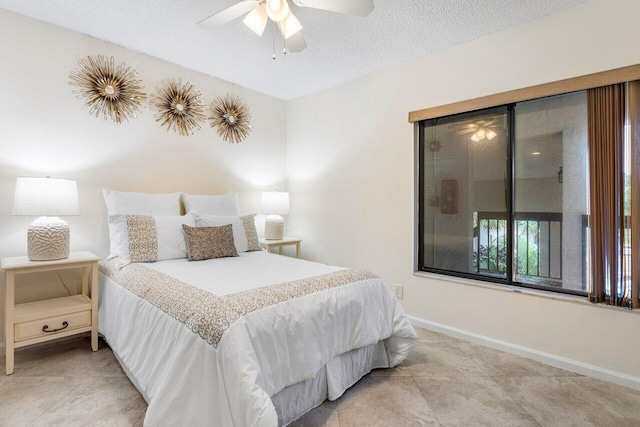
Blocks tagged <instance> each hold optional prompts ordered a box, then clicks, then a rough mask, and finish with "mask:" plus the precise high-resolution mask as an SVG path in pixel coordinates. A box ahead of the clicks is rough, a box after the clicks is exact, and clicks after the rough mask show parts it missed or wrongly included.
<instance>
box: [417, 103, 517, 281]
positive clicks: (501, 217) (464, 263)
mask: <svg viewBox="0 0 640 427" xmlns="http://www.w3.org/2000/svg"><path fill="white" fill-rule="evenodd" d="M422 131H423V135H422V141H423V147H422V153H423V156H422V162H423V165H422V171H423V172H422V177H421V179H422V183H421V187H420V188H421V189H422V191H423V194H422V195H421V196H422V198H423V208H422V222H421V226H422V245H421V257H422V266H423V267H425V268H430V269H439V270H448V271H453V272H459V273H467V274H480V275H485V276H493V277H499V278H505V277H506V273H507V267H506V266H507V262H508V260H507V254H508V251H507V230H506V206H507V204H506V190H505V179H506V172H507V171H506V165H507V162H506V158H507V146H508V141H509V134H508V120H507V109H506V108H500V109H494V110H491V111H483V112H482V113H475V114H465V115H458V116H455V117H445V118H441V119H434V120H430V121H428V122H426V123H425V125H424V127H423V130H422Z"/></svg>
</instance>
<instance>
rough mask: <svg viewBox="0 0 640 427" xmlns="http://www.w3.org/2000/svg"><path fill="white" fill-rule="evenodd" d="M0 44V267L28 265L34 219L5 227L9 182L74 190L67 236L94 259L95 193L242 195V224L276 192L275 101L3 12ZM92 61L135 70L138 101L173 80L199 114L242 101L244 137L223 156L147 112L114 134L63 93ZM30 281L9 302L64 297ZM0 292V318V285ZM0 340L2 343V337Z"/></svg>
mask: <svg viewBox="0 0 640 427" xmlns="http://www.w3.org/2000/svg"><path fill="white" fill-rule="evenodd" d="M0 40H2V42H1V43H0V58H2V66H0V93H1V94H2V101H1V102H0V256H15V255H23V254H26V229H27V225H28V224H29V223H30V222H31V221H33V219H34V218H33V217H19V216H11V209H12V204H13V192H14V188H15V179H16V177H18V176H46V175H50V176H53V177H59V178H68V179H74V180H77V182H78V187H79V193H80V209H81V215H80V216H77V217H66V218H65V219H66V220H67V221H68V222H69V224H70V226H71V249H72V250H91V251H94V252H95V253H97V254H99V255H102V256H104V255H106V254H107V251H108V234H107V229H106V225H105V220H106V210H105V206H104V202H103V200H102V195H101V188H102V187H108V188H113V189H118V190H130V191H143V192H173V191H180V190H181V191H185V192H189V193H194V194H198V193H201V194H220V193H225V192H232V191H234V192H239V193H240V209H241V211H242V213H250V212H256V211H257V210H258V209H259V207H260V206H259V194H260V191H261V190H263V189H269V190H272V189H279V190H284V189H285V188H286V181H285V180H286V176H285V174H286V103H285V102H284V101H282V100H279V99H276V98H273V97H270V96H266V95H263V94H260V93H257V92H254V91H251V90H248V89H244V88H241V87H238V86H234V85H231V84H229V83H226V82H223V81H221V80H218V79H215V78H212V77H208V76H205V75H203V74H200V73H196V72H193V71H189V70H187V69H184V68H182V67H179V66H177V65H174V64H170V63H168V62H165V61H160V60H158V59H155V58H152V57H149V56H146V55H142V54H139V53H137V52H133V51H131V50H128V49H125V48H122V47H119V46H115V45H112V44H110V43H106V42H102V41H99V40H96V39H93V38H91V37H87V36H83V35H80V34H78V33H75V32H72V31H68V30H65V29H62V28H59V27H56V26H53V25H49V24H45V23H42V22H39V21H35V20H32V19H29V18H25V17H22V16H20V15H17V14H14V13H10V12H7V11H3V10H0ZM97 54H103V55H108V56H114V57H115V59H116V61H117V62H121V61H124V62H126V63H127V64H128V65H130V66H131V67H133V68H134V69H135V70H136V71H137V72H138V73H139V76H140V78H141V79H142V81H143V83H144V85H145V86H146V92H147V93H151V92H152V91H154V88H155V86H156V84H157V83H158V82H159V81H160V80H162V79H163V78H167V77H181V78H182V79H183V81H184V82H186V81H188V82H191V83H192V84H194V85H195V86H196V88H198V89H199V90H200V91H201V92H202V95H203V98H204V100H205V101H206V102H207V104H208V103H210V102H211V101H212V100H213V99H214V98H215V97H216V96H220V95H224V94H225V93H226V92H230V93H232V94H236V95H239V96H241V97H242V98H243V99H244V100H245V101H246V103H247V104H248V105H249V107H250V109H251V112H252V113H253V131H252V133H251V135H250V136H249V138H248V139H247V140H246V141H244V142H242V143H240V144H229V143H226V142H223V141H222V140H221V139H220V138H219V137H218V135H217V133H216V132H215V130H214V129H212V128H210V127H209V124H208V123H203V125H202V126H203V127H202V129H201V130H200V131H198V132H196V134H195V135H192V136H188V137H184V136H180V135H178V134H175V133H173V132H171V133H169V132H167V131H166V130H165V129H164V128H162V127H160V125H159V124H158V123H156V122H155V120H154V118H153V113H154V112H153V110H151V109H150V108H144V109H143V112H142V114H139V115H138V118H136V119H133V120H131V121H130V122H129V123H123V124H120V125H118V124H115V123H112V122H107V121H105V120H103V119H102V118H99V119H96V118H95V117H93V116H91V115H89V113H88V110H86V109H84V108H83V105H84V103H83V101H81V100H79V99H77V98H76V95H74V94H73V93H72V90H74V88H73V87H72V86H70V85H69V83H68V82H69V72H70V70H71V69H72V68H73V67H74V66H75V64H76V63H77V62H78V60H79V59H80V58H82V57H85V56H87V55H97ZM214 54H215V52H212V55H214ZM40 279H42V281H39V283H38V284H36V283H34V282H35V281H30V283H24V284H21V286H19V289H18V290H17V291H16V294H17V295H16V297H17V299H18V301H25V300H28V299H30V298H33V297H37V296H45V295H47V296H51V295H60V296H62V295H66V291H65V290H64V288H63V287H62V286H61V284H60V283H59V281H58V280H57V276H51V275H49V276H45V277H42V278H40ZM69 280H70V281H72V279H69ZM0 287H1V288H2V297H0V301H1V302H2V305H1V307H4V302H3V301H2V299H3V295H4V278H2V279H0ZM0 311H3V310H2V308H0ZM3 318H4V316H3V315H0V319H3ZM2 323H3V322H2V320H0V325H1V324H2ZM1 329H2V333H0V335H2V336H3V335H4V326H2V328H1Z"/></svg>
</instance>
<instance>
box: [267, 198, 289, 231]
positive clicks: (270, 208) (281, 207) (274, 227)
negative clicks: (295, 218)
mask: <svg viewBox="0 0 640 427" xmlns="http://www.w3.org/2000/svg"><path fill="white" fill-rule="evenodd" d="M262 213H263V214H267V215H268V216H267V218H266V219H265V221H264V238H265V239H267V240H282V238H283V237H284V219H283V218H282V217H281V216H280V215H286V214H288V213H289V193H287V192H286V191H263V192H262Z"/></svg>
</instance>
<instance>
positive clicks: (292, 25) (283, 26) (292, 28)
mask: <svg viewBox="0 0 640 427" xmlns="http://www.w3.org/2000/svg"><path fill="white" fill-rule="evenodd" d="M278 27H280V31H281V32H282V36H283V37H284V38H285V40H286V39H288V38H289V37H291V36H292V35H294V34H296V33H297V32H299V31H300V30H302V25H301V24H300V21H298V18H296V17H295V16H293V13H291V12H289V14H288V15H287V17H286V18H285V19H284V20H282V21H280V22H278Z"/></svg>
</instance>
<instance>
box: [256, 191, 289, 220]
mask: <svg viewBox="0 0 640 427" xmlns="http://www.w3.org/2000/svg"><path fill="white" fill-rule="evenodd" d="M262 213H263V214H269V215H287V214H288V213H289V193H288V192H286V191H263V192H262Z"/></svg>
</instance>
